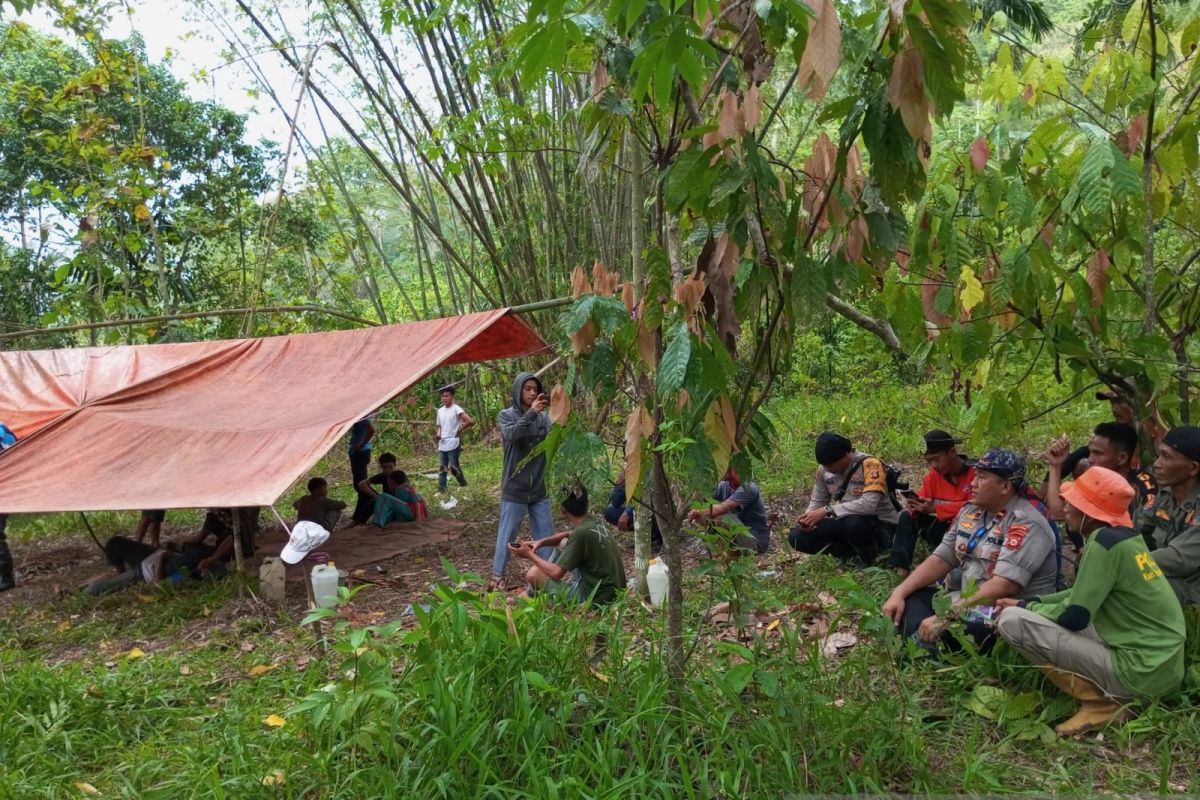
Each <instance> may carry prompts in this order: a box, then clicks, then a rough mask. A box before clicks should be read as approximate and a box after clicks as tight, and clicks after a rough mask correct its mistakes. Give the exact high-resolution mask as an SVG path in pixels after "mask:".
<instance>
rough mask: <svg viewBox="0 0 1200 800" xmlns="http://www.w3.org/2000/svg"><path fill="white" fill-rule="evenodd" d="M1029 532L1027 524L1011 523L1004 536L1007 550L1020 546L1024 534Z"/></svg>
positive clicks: (1023, 539)
mask: <svg viewBox="0 0 1200 800" xmlns="http://www.w3.org/2000/svg"><path fill="white" fill-rule="evenodd" d="M1027 533H1029V526H1028V525H1011V526H1009V529H1008V533H1007V534H1005V537H1004V546H1005V547H1007V548H1008V549H1009V550H1016V549H1017V548H1019V547H1020V546H1021V542H1023V541H1025V534H1027Z"/></svg>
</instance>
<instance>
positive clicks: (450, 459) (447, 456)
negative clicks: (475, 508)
mask: <svg viewBox="0 0 1200 800" xmlns="http://www.w3.org/2000/svg"><path fill="white" fill-rule="evenodd" d="M461 453H462V448H461V447H456V448H454V449H453V450H439V451H438V465H439V469H438V491H439V492H443V491H445V490H446V473H447V472H448V473H450V474H451V475H453V476H454V479H455V480H456V481H458V485H459V486H466V485H467V476H466V475H463V471H462V467H461V466H459V463H458V457H459V455H460V454H461Z"/></svg>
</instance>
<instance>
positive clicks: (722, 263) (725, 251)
mask: <svg viewBox="0 0 1200 800" xmlns="http://www.w3.org/2000/svg"><path fill="white" fill-rule="evenodd" d="M740 261H741V258H740V257H739V253H738V246H737V242H735V241H734V240H733V239H732V238H731V237H730V236H729V234H728V233H722V234H721V235H720V236H719V237H718V238H717V248H716V250H715V251H714V252H713V258H712V263H711V264H710V265H709V268H708V271H709V273H710V274H711V273H713V272H720V273H721V274H723V275H724V276H725V277H726V278H732V277H733V276H734V275H735V274H737V270H738V264H739V263H740Z"/></svg>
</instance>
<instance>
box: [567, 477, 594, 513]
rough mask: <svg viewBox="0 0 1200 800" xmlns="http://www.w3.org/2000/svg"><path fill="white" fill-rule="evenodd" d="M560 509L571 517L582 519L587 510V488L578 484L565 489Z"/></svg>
mask: <svg viewBox="0 0 1200 800" xmlns="http://www.w3.org/2000/svg"><path fill="white" fill-rule="evenodd" d="M562 509H563V511H565V512H567V513H568V514H570V515H571V516H572V517H582V516H583V515H584V514H586V513H587V509H588V494H587V488H586V487H584V486H581V485H580V484H578V483H577V484H575V485H574V486H569V487H567V489H566V491H565V494H564V495H563V499H562Z"/></svg>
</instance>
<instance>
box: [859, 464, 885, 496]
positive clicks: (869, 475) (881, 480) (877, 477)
mask: <svg viewBox="0 0 1200 800" xmlns="http://www.w3.org/2000/svg"><path fill="white" fill-rule="evenodd" d="M862 482H863V485H862V489H860V490H859V491H858V494H862V493H863V492H884V491H887V473H886V472H885V471H884V469H883V462H882V461H880V460H879V459H878V458H864V459H863V462H862Z"/></svg>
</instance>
